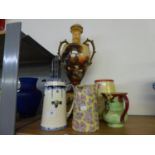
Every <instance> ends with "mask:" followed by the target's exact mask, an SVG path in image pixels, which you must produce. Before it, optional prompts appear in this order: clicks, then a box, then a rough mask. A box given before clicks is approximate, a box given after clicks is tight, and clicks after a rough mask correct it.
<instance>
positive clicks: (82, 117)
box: [72, 85, 99, 132]
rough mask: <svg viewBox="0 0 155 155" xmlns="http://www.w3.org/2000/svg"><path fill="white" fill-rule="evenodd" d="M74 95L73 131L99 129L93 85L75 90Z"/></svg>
mask: <svg viewBox="0 0 155 155" xmlns="http://www.w3.org/2000/svg"><path fill="white" fill-rule="evenodd" d="M75 93H76V95H75V106H74V112H73V123H72V126H73V129H74V130H76V131H79V132H94V131H96V130H97V129H99V118H98V105H97V100H96V94H95V89H94V85H89V86H83V87H82V88H81V87H80V89H78V88H77V89H76V92H75ZM84 106H85V108H83V109H82V108H79V107H84Z"/></svg>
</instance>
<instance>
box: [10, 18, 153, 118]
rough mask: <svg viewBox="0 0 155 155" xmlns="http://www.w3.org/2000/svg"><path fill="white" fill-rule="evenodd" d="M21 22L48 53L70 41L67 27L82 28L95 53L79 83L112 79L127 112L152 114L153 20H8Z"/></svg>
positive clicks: (84, 36) (84, 37)
mask: <svg viewBox="0 0 155 155" xmlns="http://www.w3.org/2000/svg"><path fill="white" fill-rule="evenodd" d="M15 21H22V26H23V28H22V29H23V31H24V32H25V33H27V34H29V35H31V36H32V37H33V38H34V39H36V40H37V41H38V42H40V43H41V44H42V45H43V46H44V47H45V48H47V49H48V50H50V51H51V52H52V53H55V54H56V53H57V49H58V45H59V42H60V41H62V40H64V39H67V40H69V41H70V40H71V34H70V26H71V25H72V24H74V23H79V24H81V25H83V27H84V34H83V36H82V37H83V40H84V39H86V37H89V38H90V39H93V40H94V41H95V45H96V51H97V53H96V55H95V57H94V59H93V64H92V66H91V67H90V68H89V70H88V71H87V74H86V76H85V77H84V79H83V81H82V83H93V81H94V80H95V79H98V78H111V79H114V80H115V84H116V87H117V89H118V91H125V92H128V96H129V99H130V110H129V114H142V115H155V91H154V90H153V89H152V83H153V82H154V81H155V20H9V21H8V22H15Z"/></svg>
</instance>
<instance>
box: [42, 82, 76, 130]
mask: <svg viewBox="0 0 155 155" xmlns="http://www.w3.org/2000/svg"><path fill="white" fill-rule="evenodd" d="M72 109H73V105H72V106H71V108H70V110H69V112H68V113H67V110H66V84H65V83H64V82H62V81H48V82H46V83H45V90H44V101H43V111H42V119H41V128H42V129H43V130H61V129H64V128H65V127H66V126H67V118H68V117H69V116H70V114H71V112H72Z"/></svg>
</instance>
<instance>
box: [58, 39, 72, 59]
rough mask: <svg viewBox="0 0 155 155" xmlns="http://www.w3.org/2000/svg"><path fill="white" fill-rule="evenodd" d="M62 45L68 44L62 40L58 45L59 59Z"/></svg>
mask: <svg viewBox="0 0 155 155" xmlns="http://www.w3.org/2000/svg"><path fill="white" fill-rule="evenodd" d="M63 44H69V43H68V41H67V40H64V41H61V42H60V45H59V48H58V56H59V57H61V49H62V46H63Z"/></svg>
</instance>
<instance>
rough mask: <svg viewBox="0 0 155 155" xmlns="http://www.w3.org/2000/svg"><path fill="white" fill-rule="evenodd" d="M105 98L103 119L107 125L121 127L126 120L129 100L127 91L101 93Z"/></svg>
mask: <svg viewBox="0 0 155 155" xmlns="http://www.w3.org/2000/svg"><path fill="white" fill-rule="evenodd" d="M102 95H103V97H104V98H106V102H105V104H106V105H105V112H104V114H103V118H104V120H105V121H106V122H107V125H108V126H109V127H113V128H120V127H123V126H124V124H125V122H126V121H127V112H128V109H129V100H128V97H127V93H111V94H102Z"/></svg>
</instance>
